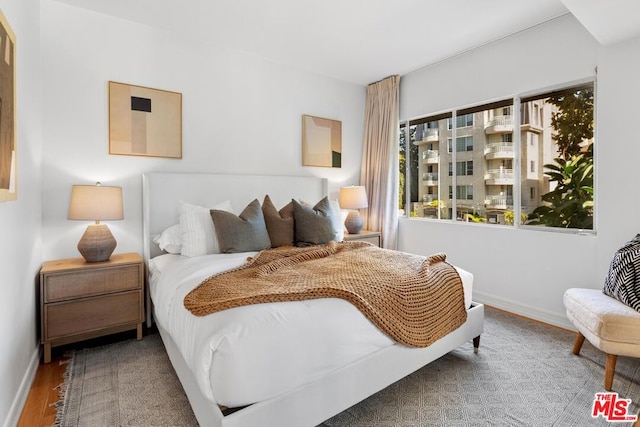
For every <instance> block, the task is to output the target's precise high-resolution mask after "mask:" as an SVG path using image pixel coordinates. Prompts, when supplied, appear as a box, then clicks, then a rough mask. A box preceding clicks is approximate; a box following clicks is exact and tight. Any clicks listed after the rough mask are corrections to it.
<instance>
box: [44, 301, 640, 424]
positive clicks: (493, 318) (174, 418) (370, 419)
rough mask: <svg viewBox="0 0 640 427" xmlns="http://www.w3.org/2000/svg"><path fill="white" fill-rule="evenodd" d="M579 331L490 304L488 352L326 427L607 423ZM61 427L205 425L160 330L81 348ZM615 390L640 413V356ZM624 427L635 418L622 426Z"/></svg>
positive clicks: (441, 367) (422, 373) (443, 362)
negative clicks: (598, 409) (596, 410)
mask: <svg viewBox="0 0 640 427" xmlns="http://www.w3.org/2000/svg"><path fill="white" fill-rule="evenodd" d="M573 340H574V335H573V334H572V333H569V332H567V331H563V330H561V329H557V328H553V327H549V326H545V325H541V324H539V323H535V322H531V321H528V320H526V319H522V318H519V317H516V316H512V315H508V314H505V313H502V312H500V311H497V310H492V309H487V310H485V331H484V333H483V334H482V340H481V343H480V352H479V353H477V354H475V353H474V352H473V348H472V346H471V343H467V344H464V345H463V346H461V347H459V348H458V349H456V350H454V351H452V352H451V353H449V354H447V355H445V356H443V357H441V358H440V359H438V360H436V361H434V362H433V363H431V364H429V365H427V366H425V367H424V368H422V369H420V370H418V371H416V372H415V373H413V374H411V375H409V376H408V377H406V378H404V379H403V380H401V381H398V382H397V383H395V384H392V385H391V386H389V387H387V388H386V389H384V390H382V391H381V392H379V393H377V394H375V395H373V396H371V397H370V398H368V399H366V400H364V401H362V402H360V403H359V404H357V405H354V406H353V407H351V408H349V409H347V410H346V411H344V412H342V413H340V414H338V415H336V416H335V417H333V418H331V419H329V420H327V421H325V422H324V423H323V424H322V425H321V426H322V427H365V426H367V427H418V426H420V427H423V426H447V427H449V426H559V427H560V426H561V427H564V426H606V425H611V424H610V423H608V422H607V421H606V420H605V419H604V418H603V417H601V416H600V417H598V418H592V417H591V410H592V405H593V400H594V398H595V394H596V393H598V392H604V389H603V385H602V383H603V375H604V355H603V354H602V353H601V352H600V351H598V350H597V349H595V348H594V347H593V346H591V345H590V344H589V343H588V342H585V344H584V346H583V349H582V352H581V355H580V356H574V355H573V354H572V353H571V349H572V346H573ZM66 377H67V378H66V380H65V384H64V387H63V389H64V391H63V398H62V400H61V402H60V406H59V408H58V418H57V420H56V423H57V425H59V426H65V427H67V426H196V425H197V422H196V420H195V417H194V415H193V413H192V411H191V408H190V406H189V403H188V401H187V399H186V396H185V394H184V391H183V390H182V387H181V385H180V382H179V380H178V378H177V377H176V375H175V373H174V371H173V369H172V367H171V365H170V362H169V359H168V357H167V355H166V352H165V350H164V346H163V344H162V341H161V339H160V336H159V335H158V334H150V335H147V336H145V338H144V339H143V340H142V341H136V340H129V341H122V342H118V343H115V344H110V345H107V346H102V347H95V348H87V349H83V350H78V351H75V352H74V353H73V356H72V359H71V361H70V363H69V368H68V371H67V374H66ZM613 390H614V391H615V392H617V393H618V394H619V396H620V398H625V399H632V401H633V403H632V405H631V407H630V408H629V409H630V410H629V413H631V414H637V413H638V411H639V410H640V405H638V403H639V402H640V362H639V361H638V360H637V359H632V358H625V357H619V358H618V365H617V369H616V375H615V379H614V385H613ZM615 425H617V426H625V425H631V423H616V424H615Z"/></svg>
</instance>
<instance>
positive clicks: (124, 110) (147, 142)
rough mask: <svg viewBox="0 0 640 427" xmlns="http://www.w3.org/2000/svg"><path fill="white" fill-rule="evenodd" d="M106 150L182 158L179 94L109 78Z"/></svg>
mask: <svg viewBox="0 0 640 427" xmlns="http://www.w3.org/2000/svg"><path fill="white" fill-rule="evenodd" d="M109 154H120V155H125V156H148V157H170V158H174V159H181V158H182V94H181V93H178V92H169V91H166V90H160V89H152V88H148V87H142V86H134V85H129V84H125V83H117V82H109Z"/></svg>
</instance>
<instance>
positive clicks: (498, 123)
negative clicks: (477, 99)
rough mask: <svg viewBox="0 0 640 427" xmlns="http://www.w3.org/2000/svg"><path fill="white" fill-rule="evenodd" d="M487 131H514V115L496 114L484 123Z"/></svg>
mask: <svg viewBox="0 0 640 427" xmlns="http://www.w3.org/2000/svg"><path fill="white" fill-rule="evenodd" d="M484 130H485V133H498V132H513V116H495V117H494V118H493V119H492V120H489V121H488V122H486V123H485V124H484Z"/></svg>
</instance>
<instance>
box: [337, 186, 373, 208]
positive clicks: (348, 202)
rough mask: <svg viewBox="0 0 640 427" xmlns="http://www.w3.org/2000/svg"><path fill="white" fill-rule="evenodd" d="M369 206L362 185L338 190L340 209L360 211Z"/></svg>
mask: <svg viewBox="0 0 640 427" xmlns="http://www.w3.org/2000/svg"><path fill="white" fill-rule="evenodd" d="M368 206H369V203H368V201H367V192H366V190H365V188H364V186H362V185H352V186H349V187H342V188H341V189H340V207H341V208H342V209H362V208H366V207H368Z"/></svg>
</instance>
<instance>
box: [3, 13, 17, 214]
mask: <svg viewBox="0 0 640 427" xmlns="http://www.w3.org/2000/svg"><path fill="white" fill-rule="evenodd" d="M16 151H17V138H16V36H15V34H14V33H13V30H11V27H10V26H9V23H8V22H7V18H5V16H4V14H3V13H2V12H0V202H4V201H7V200H16V199H17V198H18V189H17V182H16V181H17V178H18V174H17V172H16V166H17V163H16V161H17V159H16Z"/></svg>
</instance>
